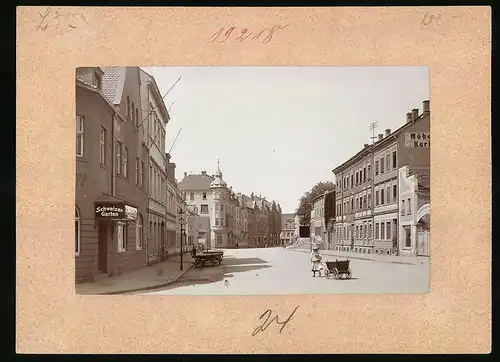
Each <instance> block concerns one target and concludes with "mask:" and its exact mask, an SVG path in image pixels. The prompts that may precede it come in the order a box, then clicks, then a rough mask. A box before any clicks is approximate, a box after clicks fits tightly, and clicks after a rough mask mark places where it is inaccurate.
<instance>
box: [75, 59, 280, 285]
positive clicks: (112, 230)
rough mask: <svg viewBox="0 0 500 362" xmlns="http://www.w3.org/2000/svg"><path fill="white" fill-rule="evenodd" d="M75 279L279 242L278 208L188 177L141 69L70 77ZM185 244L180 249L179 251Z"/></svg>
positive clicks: (156, 93) (204, 178) (153, 87)
mask: <svg viewBox="0 0 500 362" xmlns="http://www.w3.org/2000/svg"><path fill="white" fill-rule="evenodd" d="M75 82H76V200H75V280H76V282H77V283H80V282H86V281H94V280H96V279H99V278H100V277H102V276H106V275H107V276H114V275H120V274H122V273H125V272H128V271H132V270H136V269H139V268H143V267H146V266H148V265H151V264H152V263H157V262H161V261H163V260H166V259H167V258H168V257H169V256H172V255H175V254H179V253H180V251H181V248H182V250H184V251H189V250H190V249H191V248H192V246H193V245H197V244H198V243H199V242H200V241H202V242H204V243H205V245H207V247H212V248H215V247H218V248H227V247H239V246H242V247H245V246H247V247H252V246H263V245H265V244H267V245H276V244H278V243H279V234H280V231H281V208H280V205H279V204H277V203H276V202H274V201H268V200H266V199H265V198H262V197H258V196H256V195H254V194H251V195H250V196H246V195H243V194H241V193H238V194H236V193H234V192H233V191H232V188H231V187H228V186H227V184H226V183H225V181H224V180H223V178H222V172H221V171H220V168H219V166H218V167H217V172H216V173H215V175H208V174H207V173H206V172H205V171H203V172H202V173H201V174H200V175H187V174H185V175H184V178H183V179H182V181H181V182H178V181H177V179H176V175H175V170H176V164H175V163H174V162H172V159H171V155H170V154H169V153H167V152H165V144H166V132H167V124H168V123H169V121H170V115H169V112H168V109H167V108H166V106H165V104H164V101H163V97H162V96H161V94H160V90H159V88H158V86H157V84H156V81H155V79H154V77H152V76H151V75H150V74H148V73H147V72H145V71H144V70H143V69H141V68H139V67H84V68H78V69H77V71H76V79H75ZM181 242H182V246H181Z"/></svg>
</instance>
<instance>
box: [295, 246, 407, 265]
mask: <svg viewBox="0 0 500 362" xmlns="http://www.w3.org/2000/svg"><path fill="white" fill-rule="evenodd" d="M288 250H291V251H299V252H301V253H308V252H309V251H307V250H296V249H295V250H294V249H288ZM324 255H325V256H336V257H339V258H348V259H359V260H368V261H374V262H376V263H389V264H406V265H417V263H410V262H404V261H397V260H393V261H391V260H377V259H371V258H362V257H358V256H351V255H349V256H346V255H338V254H324Z"/></svg>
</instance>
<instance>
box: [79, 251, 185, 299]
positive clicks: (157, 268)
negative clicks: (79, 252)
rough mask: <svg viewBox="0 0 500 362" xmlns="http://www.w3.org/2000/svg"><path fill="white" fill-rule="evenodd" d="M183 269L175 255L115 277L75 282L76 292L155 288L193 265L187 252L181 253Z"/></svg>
mask: <svg viewBox="0 0 500 362" xmlns="http://www.w3.org/2000/svg"><path fill="white" fill-rule="evenodd" d="M182 264H183V270H179V267H180V256H179V255H177V256H175V257H172V258H170V259H168V260H166V261H164V262H161V263H159V264H154V265H153V266H150V267H144V268H142V269H139V270H135V271H132V272H129V273H125V274H122V275H120V276H115V277H106V278H104V279H101V280H98V281H95V282H93V283H81V284H76V285H75V289H76V294H86V295H89V294H93V295H95V294H122V293H129V292H136V291H141V290H148V289H155V288H160V287H164V286H167V285H169V284H172V283H174V282H175V281H177V279H179V278H180V277H181V276H183V275H184V274H185V273H186V272H187V271H188V270H189V269H191V268H192V267H193V266H194V265H193V258H192V257H191V255H190V254H189V253H187V254H184V255H183V263H182Z"/></svg>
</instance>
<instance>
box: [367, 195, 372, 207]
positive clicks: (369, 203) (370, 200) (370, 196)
mask: <svg viewBox="0 0 500 362" xmlns="http://www.w3.org/2000/svg"><path fill="white" fill-rule="evenodd" d="M368 207H372V194H371V193H370V194H368Z"/></svg>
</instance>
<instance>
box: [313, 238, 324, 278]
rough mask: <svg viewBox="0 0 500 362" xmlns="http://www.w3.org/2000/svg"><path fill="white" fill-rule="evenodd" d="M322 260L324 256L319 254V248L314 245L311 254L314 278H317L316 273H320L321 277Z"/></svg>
mask: <svg viewBox="0 0 500 362" xmlns="http://www.w3.org/2000/svg"><path fill="white" fill-rule="evenodd" d="M322 259H323V256H322V255H321V253H320V252H319V246H318V245H314V246H313V248H312V252H311V263H312V268H311V271H312V272H313V277H315V276H316V272H318V273H319V275H320V276H321V271H320V266H321V260H322Z"/></svg>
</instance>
